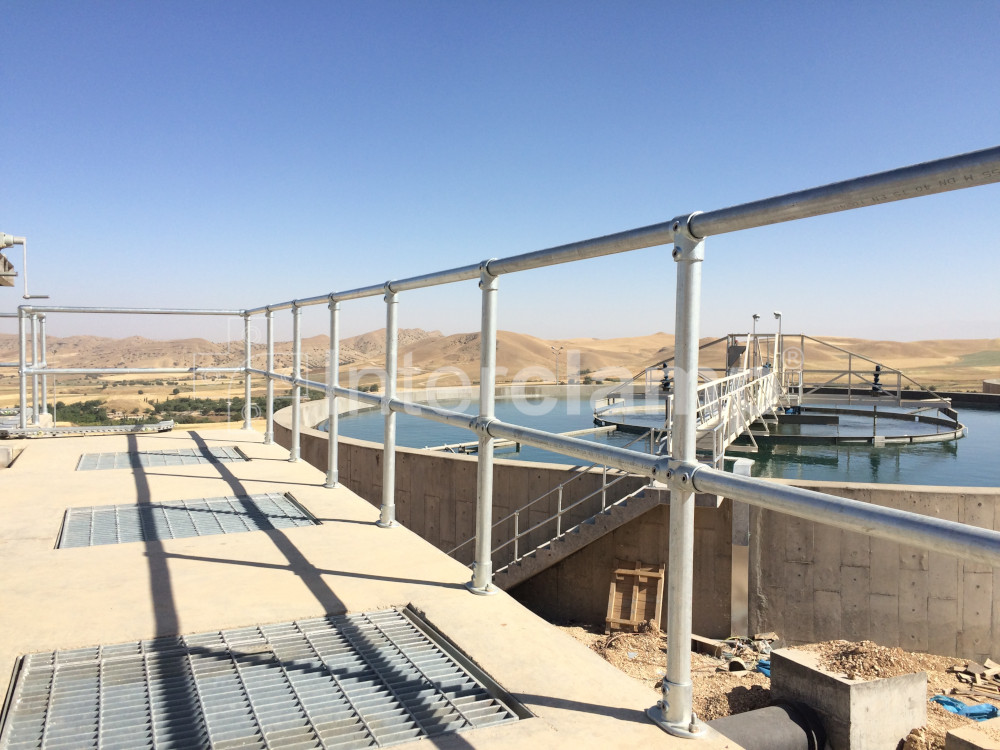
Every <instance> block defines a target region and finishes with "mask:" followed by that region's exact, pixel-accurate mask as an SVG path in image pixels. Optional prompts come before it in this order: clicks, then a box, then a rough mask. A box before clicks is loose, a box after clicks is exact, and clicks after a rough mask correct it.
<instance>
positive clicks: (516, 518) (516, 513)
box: [511, 510, 521, 562]
mask: <svg viewBox="0 0 1000 750" xmlns="http://www.w3.org/2000/svg"><path fill="white" fill-rule="evenodd" d="M520 515H521V511H519V510H515V511H514V559H513V560H512V561H511V562H517V561H518V560H520V559H521V558H520V557H518V556H517V551H518V550H517V547H518V542H519V541H520V540H519V539H518V537H519V536H520V534H521V529H520V526H521V523H520V520H519V519H520Z"/></svg>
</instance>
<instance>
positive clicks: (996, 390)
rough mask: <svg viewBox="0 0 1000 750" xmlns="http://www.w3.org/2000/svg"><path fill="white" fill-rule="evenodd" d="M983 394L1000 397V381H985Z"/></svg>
mask: <svg viewBox="0 0 1000 750" xmlns="http://www.w3.org/2000/svg"><path fill="white" fill-rule="evenodd" d="M983 393H990V394H996V395H1000V380H984V381H983Z"/></svg>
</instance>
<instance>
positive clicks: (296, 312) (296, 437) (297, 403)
mask: <svg viewBox="0 0 1000 750" xmlns="http://www.w3.org/2000/svg"><path fill="white" fill-rule="evenodd" d="M301 319H302V308H300V307H299V306H298V305H297V304H295V303H294V302H293V303H292V377H293V378H294V379H295V380H296V381H297V380H298V379H299V378H301V377H302V332H301V331H300V327H301ZM301 405H302V389H301V388H300V387H299V384H298V383H295V385H293V386H292V447H291V449H290V450H289V455H288V460H289V461H298V460H299V456H300V451H299V441H300V439H301V435H300V432H301V429H302V415H301V414H299V411H300V408H301Z"/></svg>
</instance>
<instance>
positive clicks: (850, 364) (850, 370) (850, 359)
mask: <svg viewBox="0 0 1000 750" xmlns="http://www.w3.org/2000/svg"><path fill="white" fill-rule="evenodd" d="M853 378H854V355H853V354H848V355H847V403H848V405H850V404H851V401H852V399H851V394H852V393H853V389H852V388H851V381H852V379H853Z"/></svg>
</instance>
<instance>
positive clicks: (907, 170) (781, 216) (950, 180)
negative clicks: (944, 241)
mask: <svg viewBox="0 0 1000 750" xmlns="http://www.w3.org/2000/svg"><path fill="white" fill-rule="evenodd" d="M994 182H1000V146H996V147H993V148H987V149H983V150H981V151H973V152H970V153H967V154H959V155H957V156H950V157H946V158H944V159H937V160H934V161H929V162H924V163H922V164H915V165H912V166H908V167H903V168H901V169H892V170H889V171H887V172H879V173H876V174H872V175H867V176H865V177H858V178H855V179H851V180H844V181H841V182H834V183H830V184H828V185H823V186H820V187H815V188H810V189H808V190H799V191H795V192H792V193H785V194H784V195H778V196H775V197H773V198H766V199H764V200H759V201H751V202H749V203H741V204H738V205H735V206H730V207H728V208H721V209H717V210H715V211H707V212H704V213H698V214H695V215H693V216H692V217H691V218H690V223H689V224H687V226H689V228H690V230H691V233H692V234H693V235H694V236H695V237H698V238H705V237H709V236H711V235H715V234H725V233H728V232H735V231H737V230H740V229H752V228H754V227H760V226H765V225H768V224H778V223H781V222H785V221H793V220H796V219H804V218H809V217H812V216H819V215H822V214H828V213H836V212H839V211H847V210H850V209H853V208H860V207H862V206H874V205H879V204H882V203H890V202H892V201H898V200H904V199H906V198H914V197H918V196H922V195H933V194H936V193H943V192H948V191H950V190H958V189H961V188H966V187H973V186H976V185H988V184H991V183H994ZM681 220H685V221H686V217H685V216H683V215H681V216H678V217H676V218H674V219H671V220H670V221H665V222H660V223H658V224H651V225H649V226H645V227H640V228H638V229H629V230H625V231H623V232H616V233H614V234H609V235H605V236H603V237H595V238H593V239H588V240H582V241H580V242H572V243H569V244H567V245H559V246H557V247H551V248H546V249H544V250H536V251H534V252H528V253H523V254H520V255H513V256H510V257H508V258H501V259H494V260H490V261H487V262H486V263H485V266H486V270H487V271H488V272H489V273H490V274H491V275H493V276H500V275H503V274H508V273H515V272H517V271H526V270H529V269H532V268H543V267H545V266H552V265H558V264H561V263H568V262H570V261H577V260H584V259H587V258H598V257H602V256H605V255H614V254H617V253H623V252H628V251H631V250H639V249H642V248H646V247H654V246H657V245H667V244H669V243H671V242H673V241H674V232H676V231H677V230H678V229H680V228H681ZM481 270H482V264H479V265H468V266H461V267H458V268H450V269H447V270H444V271H438V272H436V273H428V274H423V275H420V276H412V277H409V278H404V279H399V280H389V281H386V282H384V283H380V284H373V285H371V286H367V287H360V288H357V289H350V290H346V291H342V292H330V293H328V294H321V295H317V296H315V297H307V298H305V299H301V300H290V301H287V302H281V303H278V304H271V305H261V306H260V307H255V308H250V309H248V310H245V311H244V312H245V313H246V314H248V315H257V314H260V313H263V312H267V311H268V310H272V311H277V310H286V309H290V308H292V307H306V306H309V305H319V304H327V303H329V302H343V301H347V300H351V299H360V298H362V297H377V296H379V295H380V294H384V293H385V291H386V290H391V291H395V292H400V291H408V290H411V289H421V288H425V287H430V286H437V285H440V284H450V283H454V282H457V281H471V280H473V279H476V278H479V275H480V271H481ZM39 309H41V308H39Z"/></svg>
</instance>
